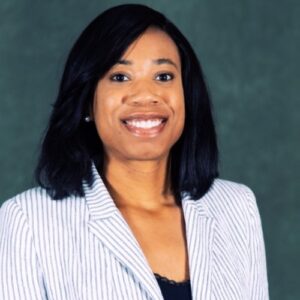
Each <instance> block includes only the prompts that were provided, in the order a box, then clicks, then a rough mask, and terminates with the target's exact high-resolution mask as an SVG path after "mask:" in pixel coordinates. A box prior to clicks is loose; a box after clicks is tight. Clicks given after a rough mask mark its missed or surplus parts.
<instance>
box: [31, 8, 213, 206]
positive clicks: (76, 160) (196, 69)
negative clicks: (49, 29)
mask: <svg viewBox="0 0 300 300" xmlns="http://www.w3.org/2000/svg"><path fill="white" fill-rule="evenodd" d="M149 27H156V28H159V29H160V30H162V31H164V32H165V33H167V34H168V35H169V36H170V37H171V38H172V40H173V41H174V42H175V44H176V45H177V47H178V50H179V53H180V59H181V65H182V80H183V88H184V97H185V112H186V118H185V126H184V130H183V133H182V136H181V137H180V139H179V140H178V141H177V142H176V144H175V145H174V146H173V147H172V149H171V151H170V160H169V163H170V172H171V173H170V178H171V187H172V191H173V193H174V195H175V197H176V201H177V202H178V201H180V197H181V195H182V192H187V193H189V194H190V196H191V198H192V199H198V198H200V197H201V196H203V195H204V194H205V193H206V192H207V191H208V189H209V188H210V186H211V184H212V182H213V180H214V178H216V177H217V176H218V149H217V141H216V133H215V128H214V123H213V118H212V112H211V102H210V99H209V95H208V91H207V87H206V85H205V82H204V79H203V74H202V71H201V67H200V65H199V62H198V59H197V57H196V55H195V53H194V51H193V49H192V47H191V46H190V44H189V42H188V41H187V40H186V38H185V37H184V36H183V35H182V33H181V32H180V31H179V30H178V29H177V27H176V26H175V25H174V24H172V23H171V22H170V21H169V20H168V19H167V18H166V17H165V16H164V15H163V14H161V13H159V12H157V11H155V10H153V9H151V8H149V7H147V6H144V5H138V4H126V5H119V6H116V7H112V8H110V9H108V10H106V11H104V12H103V13H102V14H100V15H99V16H98V17H97V18H96V19H94V20H93V21H92V22H91V23H90V24H89V25H88V27H87V28H86V29H85V30H84V31H83V32H82V34H81V35H80V37H79V38H78V40H77V41H76V43H75V44H74V46H73V48H72V50H71V52H70V54H69V56H68V59H67V62H66V65H65V69H64V72H63V76H62V79H61V83H60V87H59V93H58V96H57V99H56V102H55V103H54V106H53V111H52V114H51V118H50V121H49V124H48V127H47V130H46V133H45V136H44V140H43V143H42V149H41V154H40V157H39V161H38V165H37V168H36V172H35V174H36V179H37V182H38V183H39V185H40V186H42V187H44V188H46V189H47V191H48V193H49V194H50V195H51V196H52V198H54V199H62V198H64V197H67V196H70V195H77V196H83V195H84V190H83V185H82V182H83V180H85V181H86V182H87V183H88V184H89V185H90V186H91V185H92V183H93V176H92V170H91V166H92V162H94V163H95V164H96V166H97V169H98V171H99V173H100V175H101V176H102V175H104V174H103V166H104V149H103V145H102V142H101V140H100V137H99V135H98V133H97V131H96V128H95V125H94V123H93V122H90V123H87V122H84V117H85V116H86V115H88V112H89V107H91V104H92V101H93V95H94V92H95V89H96V85H97V83H98V81H99V79H101V78H102V77H103V76H104V75H105V74H106V72H107V71H108V70H109V69H110V68H111V67H112V66H113V65H114V64H115V63H116V62H117V61H118V60H119V59H120V57H121V56H122V54H123V53H124V52H125V51H126V49H127V48H128V46H129V45H130V44H131V43H132V42H133V41H134V40H136V39H137V38H138V37H139V36H140V35H141V34H142V33H143V32H145V30H146V29H147V28H149Z"/></svg>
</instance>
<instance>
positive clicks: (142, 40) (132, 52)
mask: <svg viewBox="0 0 300 300" xmlns="http://www.w3.org/2000/svg"><path fill="white" fill-rule="evenodd" d="M159 58H170V59H172V60H174V61H176V63H178V64H180V56H179V51H178V48H177V46H176V44H175V43H174V41H173V40H172V38H171V37H170V36H169V35H168V34H167V33H165V32H164V31H162V30H160V29H156V28H148V29H147V30H146V31H145V32H144V33H142V34H141V35H140V36H139V37H138V38H137V39H136V40H135V41H134V42H133V43H132V44H131V45H130V46H129V47H128V48H127V50H126V51H125V53H124V55H123V56H122V59H128V60H139V59H149V60H155V59H159Z"/></svg>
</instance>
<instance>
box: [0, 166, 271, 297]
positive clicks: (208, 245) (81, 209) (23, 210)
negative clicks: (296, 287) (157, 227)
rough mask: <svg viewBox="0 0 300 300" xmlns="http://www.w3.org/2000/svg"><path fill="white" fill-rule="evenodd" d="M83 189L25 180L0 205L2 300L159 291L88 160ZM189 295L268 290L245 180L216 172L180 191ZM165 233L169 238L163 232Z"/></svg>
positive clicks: (238, 294) (262, 294) (256, 218)
mask: <svg viewBox="0 0 300 300" xmlns="http://www.w3.org/2000/svg"><path fill="white" fill-rule="evenodd" d="M93 175H94V177H95V181H94V184H93V186H91V187H88V186H87V185H86V184H84V189H85V197H82V198H80V197H69V198H65V199H63V200H60V201H55V200H53V199H51V198H50V197H49V196H48V195H47V194H46V192H45V190H43V189H41V188H33V189H30V190H28V191H26V192H24V193H22V194H19V195H17V196H16V197H14V198H12V199H9V200H7V201H5V202H4V204H3V205H2V207H1V209H0V299H1V300H21V299H22V300H36V299H43V300H44V299H49V300H79V299H80V300H100V299H101V300H102V299H104V300H106V299H107V300H122V299H124V300H143V299H145V300H146V299H147V300H150V299H151V300H162V299H163V296H162V293H161V291H160V288H159V285H158V283H157V281H156V278H155V276H154V274H153V272H152V270H151V269H150V266H149V264H148V263H147V261H146V258H145V256H144V254H143V252H142V250H141V248H140V246H139V244H138V242H137V240H136V239H135V237H134V235H133V233H132V231H131V230H130V228H129V226H128V224H127V223H126V221H125V219H124V218H123V217H122V214H121V213H120V211H119V210H118V208H117V207H116V205H115V204H114V201H113V200H112V198H111V197H110V195H109V193H108V191H107V189H106V187H105V185H104V183H103V181H102V180H101V178H100V176H99V175H98V173H97V171H96V169H95V168H94V167H93ZM182 208H183V214H184V220H185V224H186V226H185V227H186V238H187V246H188V259H189V270H190V279H191V287H192V296H193V299H197V300H200V299H201V300H207V299H222V300H226V299H229V300H235V299H242V300H247V299H259V300H265V299H269V296H268V282H267V270H266V257H265V248H264V240H263V232H262V227H261V220H260V215H259V211H258V208H257V205H256V200H255V197H254V194H253V193H252V191H251V190H250V189H249V188H248V187H246V186H245V185H242V184H238V183H234V182H230V181H226V180H221V179H216V180H215V181H214V183H213V185H212V187H211V189H210V190H209V191H208V192H207V193H206V194H205V195H204V196H203V197H202V198H201V199H199V200H198V201H194V200H191V199H189V197H188V196H186V197H183V199H182ZM166 242H167V241H166Z"/></svg>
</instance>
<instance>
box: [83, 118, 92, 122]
mask: <svg viewBox="0 0 300 300" xmlns="http://www.w3.org/2000/svg"><path fill="white" fill-rule="evenodd" d="M84 121H85V122H87V123H89V122H91V121H92V118H91V117H90V116H86V117H85V118H84Z"/></svg>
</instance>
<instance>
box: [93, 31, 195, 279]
mask: <svg viewBox="0 0 300 300" xmlns="http://www.w3.org/2000/svg"><path fill="white" fill-rule="evenodd" d="M158 59H160V60H159V61H158ZM161 59H163V60H161ZM121 62H122V63H117V64H116V65H115V66H113V67H112V68H111V70H109V71H108V73H107V74H106V75H105V76H104V77H103V78H102V79H101V80H100V81H99V82H98V85H97V88H96V91H95V95H94V102H93V103H94V104H93V110H92V118H93V119H94V122H95V125H96V128H97V131H98V134H99V137H100V138H101V140H102V142H103V145H104V149H105V155H106V159H105V170H104V171H105V172H104V173H105V181H106V185H107V187H108V189H109V192H110V194H111V195H112V198H113V199H114V202H115V203H116V206H117V207H118V208H119V210H120V212H121V213H122V215H123V217H124V218H125V220H126V221H127V223H128V225H129V226H130V227H131V230H132V232H133V234H134V235H135V237H136V239H137V241H138V242H139V244H140V246H141V248H142V250H143V253H144V254H145V257H146V258H147V261H148V263H149V265H150V267H151V269H152V270H153V272H155V273H159V274H161V275H162V276H166V277H168V278H170V279H173V280H177V281H182V280H185V279H186V278H188V277H189V276H188V261H187V248H186V239H185V229H184V219H183V214H182V209H181V208H180V207H178V206H177V205H176V203H175V199H174V196H173V195H172V193H171V191H170V184H169V178H168V172H167V166H168V157H169V152H170V149H171V147H172V146H173V145H174V144H175V143H176V141H177V140H178V139H179V137H180V136H181V134H182V131H183V127H184V120H185V110H184V91H183V86H182V78H181V63H180V56H179V53H178V49H177V47H176V44H175V43H174V42H173V41H172V39H171V38H170V37H169V36H168V35H167V34H166V33H164V32H162V31H160V30H158V29H154V28H150V29H148V30H147V31H146V32H144V33H143V34H142V35H141V36H140V37H139V38H138V39H137V40H136V41H135V42H133V43H132V45H130V46H129V48H128V49H127V51H126V52H125V54H124V56H123V57H122V58H121ZM124 62H125V63H124ZM129 62H130V63H129ZM158 62H160V63H158ZM149 112H150V113H152V114H163V115H167V117H168V120H167V122H166V124H165V126H164V128H163V130H162V131H161V132H159V133H157V134H154V135H150V136H146V137H145V136H137V135H135V134H133V133H132V132H130V131H128V129H127V128H126V126H125V125H124V123H123V122H122V121H121V119H123V118H124V117H125V118H126V117H128V116H130V115H132V114H136V113H149ZM166 241H167V242H166Z"/></svg>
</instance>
